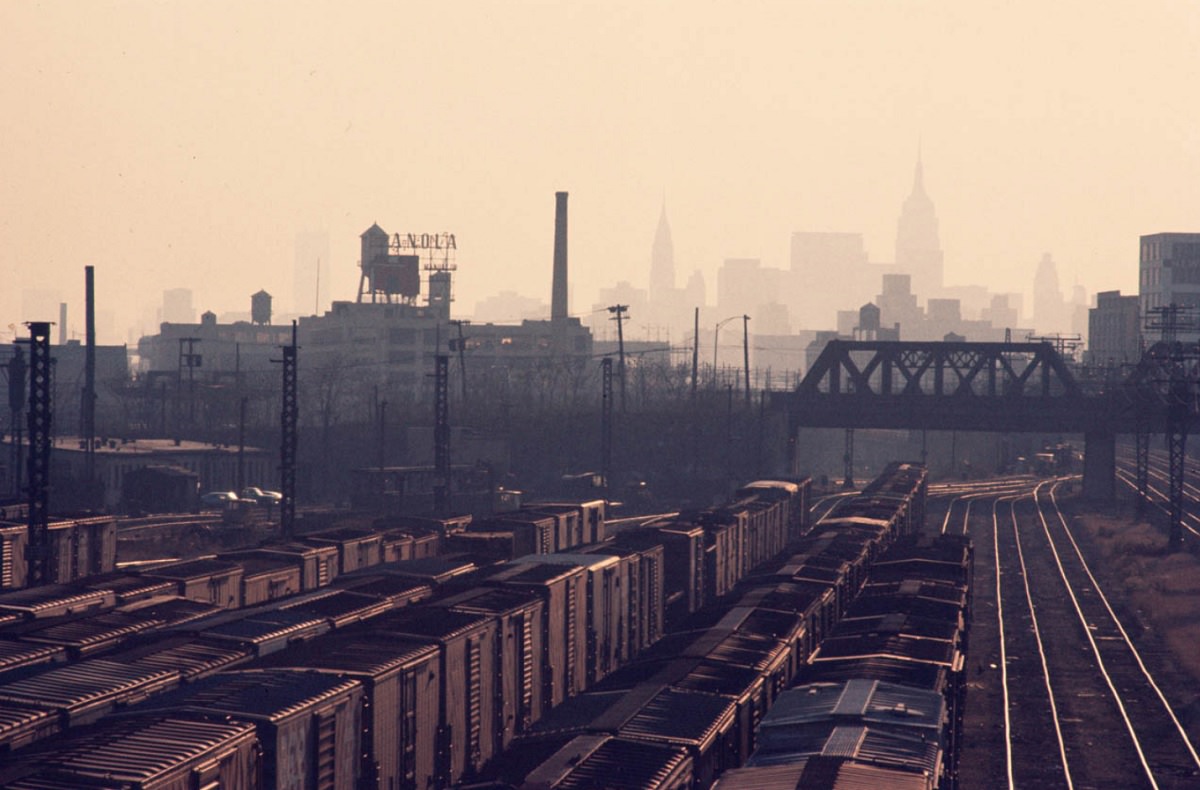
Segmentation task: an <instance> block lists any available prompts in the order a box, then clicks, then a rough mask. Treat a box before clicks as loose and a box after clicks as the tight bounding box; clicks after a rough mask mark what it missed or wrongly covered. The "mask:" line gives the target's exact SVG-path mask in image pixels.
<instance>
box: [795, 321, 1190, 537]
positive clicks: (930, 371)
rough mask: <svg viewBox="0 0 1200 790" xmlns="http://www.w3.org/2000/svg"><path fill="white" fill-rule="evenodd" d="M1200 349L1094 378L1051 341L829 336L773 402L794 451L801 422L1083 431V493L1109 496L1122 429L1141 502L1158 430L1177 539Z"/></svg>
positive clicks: (1157, 355)
mask: <svg viewBox="0 0 1200 790" xmlns="http://www.w3.org/2000/svg"><path fill="white" fill-rule="evenodd" d="M1197 351H1198V350H1197V349H1194V348H1193V349H1191V350H1190V351H1189V350H1187V349H1185V348H1184V347H1183V346H1181V345H1180V344H1166V343H1160V344H1157V345H1155V346H1153V347H1152V348H1150V349H1149V350H1148V351H1147V352H1146V353H1145V355H1144V356H1143V358H1142V360H1141V361H1140V362H1139V363H1138V365H1137V366H1135V367H1133V368H1132V369H1129V370H1125V371H1116V370H1108V371H1105V372H1104V373H1103V375H1098V376H1093V375H1085V374H1084V372H1082V371H1081V372H1080V374H1079V375H1077V374H1076V372H1075V371H1073V369H1072V368H1071V367H1069V366H1068V365H1067V363H1066V361H1065V360H1064V359H1063V358H1062V356H1061V355H1060V354H1059V353H1058V352H1057V351H1056V350H1055V349H1054V347H1053V346H1052V345H1051V344H1050V343H967V342H940V343H938V342H906V341H848V340H832V341H830V342H829V344H828V345H826V346H825V349H824V351H822V352H821V355H820V357H818V359H817V360H816V362H815V363H814V364H813V365H812V367H811V368H810V369H809V371H808V374H807V375H806V376H805V377H804V380H803V381H802V382H800V385H799V386H798V387H797V388H796V390H795V391H794V392H789V393H784V394H780V395H777V396H776V397H775V399H774V405H775V406H776V407H777V408H782V409H783V410H784V411H785V412H786V415H787V420H788V436H789V444H790V445H791V447H793V448H794V447H795V439H796V434H797V431H798V430H799V429H800V428H802V427H808V428H846V429H853V428H883V429H908V430H941V431H990V432H999V433H1019V432H1031V433H1075V434H1083V436H1084V471H1083V475H1084V482H1083V488H1084V493H1085V494H1086V495H1088V496H1091V497H1095V498H1101V499H1108V498H1112V497H1113V496H1114V495H1115V491H1116V487H1115V486H1116V483H1115V481H1116V476H1115V475H1116V436H1117V435H1118V434H1133V435H1134V436H1135V437H1136V439H1137V475H1138V489H1139V493H1140V494H1141V499H1142V501H1144V500H1145V494H1146V469H1147V453H1148V448H1149V436H1150V434H1152V433H1162V434H1165V435H1166V437H1167V446H1168V448H1169V450H1170V457H1171V513H1172V517H1171V522H1172V526H1171V532H1172V541H1173V542H1174V541H1176V540H1177V539H1178V537H1177V534H1176V533H1177V530H1179V524H1180V523H1181V521H1180V520H1181V518H1182V495H1183V460H1184V445H1185V442H1186V437H1187V434H1188V432H1189V427H1190V426H1193V425H1194V424H1197V423H1198V422H1200V420H1198V419H1197V418H1198V416H1200V408H1197V402H1198V397H1197V393H1198V392H1200V386H1197V381H1200V362H1198V360H1200V353H1197ZM848 438H849V437H848ZM849 452H850V451H849V449H848V454H849ZM1180 534H1181V532H1180Z"/></svg>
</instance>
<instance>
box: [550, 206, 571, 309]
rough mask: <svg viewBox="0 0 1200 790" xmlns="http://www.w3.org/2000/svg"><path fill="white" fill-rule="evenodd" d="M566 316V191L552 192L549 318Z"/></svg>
mask: <svg viewBox="0 0 1200 790" xmlns="http://www.w3.org/2000/svg"><path fill="white" fill-rule="evenodd" d="M566 317H567V193H566V192H555V193H554V284H553V287H552V290H551V293H550V319H551V320H552V321H558V320H561V319H565V318H566Z"/></svg>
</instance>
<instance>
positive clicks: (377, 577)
mask: <svg viewBox="0 0 1200 790" xmlns="http://www.w3.org/2000/svg"><path fill="white" fill-rule="evenodd" d="M377 570H378V569H377ZM335 586H336V587H337V588H338V589H345V590H350V591H353V592H356V593H359V594H360V595H369V596H371V597H372V598H375V599H377V600H380V601H384V602H385V603H387V605H388V608H389V609H400V608H401V607H404V606H408V605H409V604H414V603H417V602H418V601H423V600H425V599H426V598H429V597H430V596H432V595H433V585H431V584H428V583H426V582H422V581H418V580H416V579H411V578H409V577H407V576H396V575H394V574H390V573H382V572H380V573H356V574H353V575H351V576H347V577H345V578H343V579H338V581H337V584H336V585H335Z"/></svg>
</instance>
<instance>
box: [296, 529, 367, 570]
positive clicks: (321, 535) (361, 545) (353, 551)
mask: <svg viewBox="0 0 1200 790" xmlns="http://www.w3.org/2000/svg"><path fill="white" fill-rule="evenodd" d="M303 542H304V543H308V544H311V545H313V546H334V547H336V548H337V550H338V573H350V572H351V571H357V570H360V569H362V568H370V567H371V566H373V565H378V564H379V563H380V562H382V561H383V538H382V536H381V535H380V534H379V533H378V532H374V531H372V530H366V529H354V528H352V527H343V528H341V529H333V530H329V531H328V532H318V533H315V534H312V535H305V536H304V538H303Z"/></svg>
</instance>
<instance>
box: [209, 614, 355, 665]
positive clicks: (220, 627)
mask: <svg viewBox="0 0 1200 790" xmlns="http://www.w3.org/2000/svg"><path fill="white" fill-rule="evenodd" d="M195 628H196V629H197V630H198V631H199V632H200V633H202V634H204V635H205V636H207V637H209V638H211V639H220V640H225V641H228V642H233V643H235V644H239V645H243V646H245V647H247V648H249V649H250V650H253V651H254V655H256V656H259V657H261V656H265V655H270V654H271V653H275V652H278V651H280V650H284V649H286V648H287V647H288V646H289V645H293V644H296V643H298V642H305V641H307V640H309V639H313V638H314V637H317V636H320V635H321V634H324V633H327V632H328V631H329V630H330V629H331V628H332V626H331V625H330V623H329V621H328V620H326V619H325V618H324V617H321V616H317V615H312V614H308V613H304V612H298V611H294V610H291V609H279V610H277V611H273V612H260V613H257V614H254V615H252V616H250V617H241V618H237V619H230V620H223V621H221V622H218V623H216V624H213V625H206V624H205V623H203V622H201V623H197V624H196V625H195Z"/></svg>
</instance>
